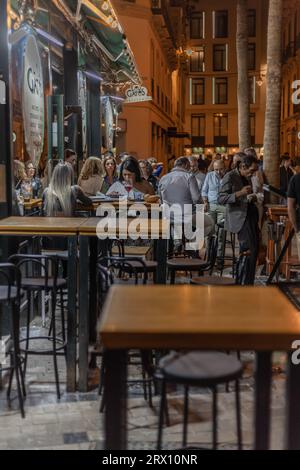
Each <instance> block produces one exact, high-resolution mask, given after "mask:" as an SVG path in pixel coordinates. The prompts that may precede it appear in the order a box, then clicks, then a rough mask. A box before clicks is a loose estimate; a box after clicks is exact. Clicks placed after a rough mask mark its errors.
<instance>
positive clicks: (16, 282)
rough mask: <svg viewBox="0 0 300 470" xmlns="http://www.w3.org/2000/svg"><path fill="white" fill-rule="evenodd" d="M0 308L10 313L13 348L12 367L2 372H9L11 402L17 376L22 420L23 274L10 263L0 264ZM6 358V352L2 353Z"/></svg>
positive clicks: (11, 352)
mask: <svg viewBox="0 0 300 470" xmlns="http://www.w3.org/2000/svg"><path fill="white" fill-rule="evenodd" d="M0 282H1V285H0V306H1V307H7V308H8V311H9V312H10V316H9V324H10V328H9V329H10V335H11V338H12V348H10V350H9V351H8V354H9V355H10V366H6V365H5V364H4V367H2V365H3V364H1V365H0V372H1V374H2V372H9V373H10V377H9V384H8V390H7V399H8V400H9V401H10V396H11V387H12V381H13V377H14V374H15V375H16V382H17V392H18V400H19V406H20V411H21V416H22V418H25V411H24V398H25V397H26V389H25V382H24V375H23V371H22V357H21V351H20V341H19V340H20V305H21V272H20V270H19V269H18V268H17V267H16V266H14V265H13V264H9V263H2V264H0ZM2 353H3V355H5V356H6V351H3V352H2Z"/></svg>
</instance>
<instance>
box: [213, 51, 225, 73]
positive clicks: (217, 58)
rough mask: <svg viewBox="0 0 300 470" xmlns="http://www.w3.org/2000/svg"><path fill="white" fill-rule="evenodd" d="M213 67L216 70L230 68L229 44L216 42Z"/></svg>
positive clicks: (222, 70) (220, 70) (221, 70)
mask: <svg viewBox="0 0 300 470" xmlns="http://www.w3.org/2000/svg"><path fill="white" fill-rule="evenodd" d="M213 67H214V71H215V72H224V71H227V70H228V46H227V44H214V46H213Z"/></svg>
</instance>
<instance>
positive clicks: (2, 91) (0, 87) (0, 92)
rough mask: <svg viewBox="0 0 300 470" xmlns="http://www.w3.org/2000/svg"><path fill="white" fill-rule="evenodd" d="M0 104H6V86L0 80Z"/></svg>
mask: <svg viewBox="0 0 300 470" xmlns="http://www.w3.org/2000/svg"><path fill="white" fill-rule="evenodd" d="M0 104H6V86H5V82H4V81H3V80H0Z"/></svg>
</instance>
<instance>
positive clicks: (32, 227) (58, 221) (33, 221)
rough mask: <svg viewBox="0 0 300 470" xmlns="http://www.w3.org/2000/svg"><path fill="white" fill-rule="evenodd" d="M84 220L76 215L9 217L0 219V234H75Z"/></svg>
mask: <svg viewBox="0 0 300 470" xmlns="http://www.w3.org/2000/svg"><path fill="white" fill-rule="evenodd" d="M86 220H87V219H84V218H76V217H70V218H65V217H9V218H7V219H2V220H0V235H3V234H6V235H23V234H24V235H48V234H49V235H55V234H57V235H60V236H61V235H76V234H77V233H78V232H79V227H80V225H82V224H83V223H84V222H85V221H86Z"/></svg>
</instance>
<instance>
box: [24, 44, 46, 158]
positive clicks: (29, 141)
mask: <svg viewBox="0 0 300 470" xmlns="http://www.w3.org/2000/svg"><path fill="white" fill-rule="evenodd" d="M22 98H23V121H24V134H25V144H26V150H27V153H28V155H29V156H30V158H31V160H32V161H33V162H34V163H38V161H39V159H40V157H41V154H42V152H43V148H44V131H45V99H44V81H43V69H42V62H41V57H40V53H39V48H38V44H37V41H36V39H35V37H34V36H33V35H29V36H28V37H27V40H26V43H25V51H24V68H23V93H22Z"/></svg>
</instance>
